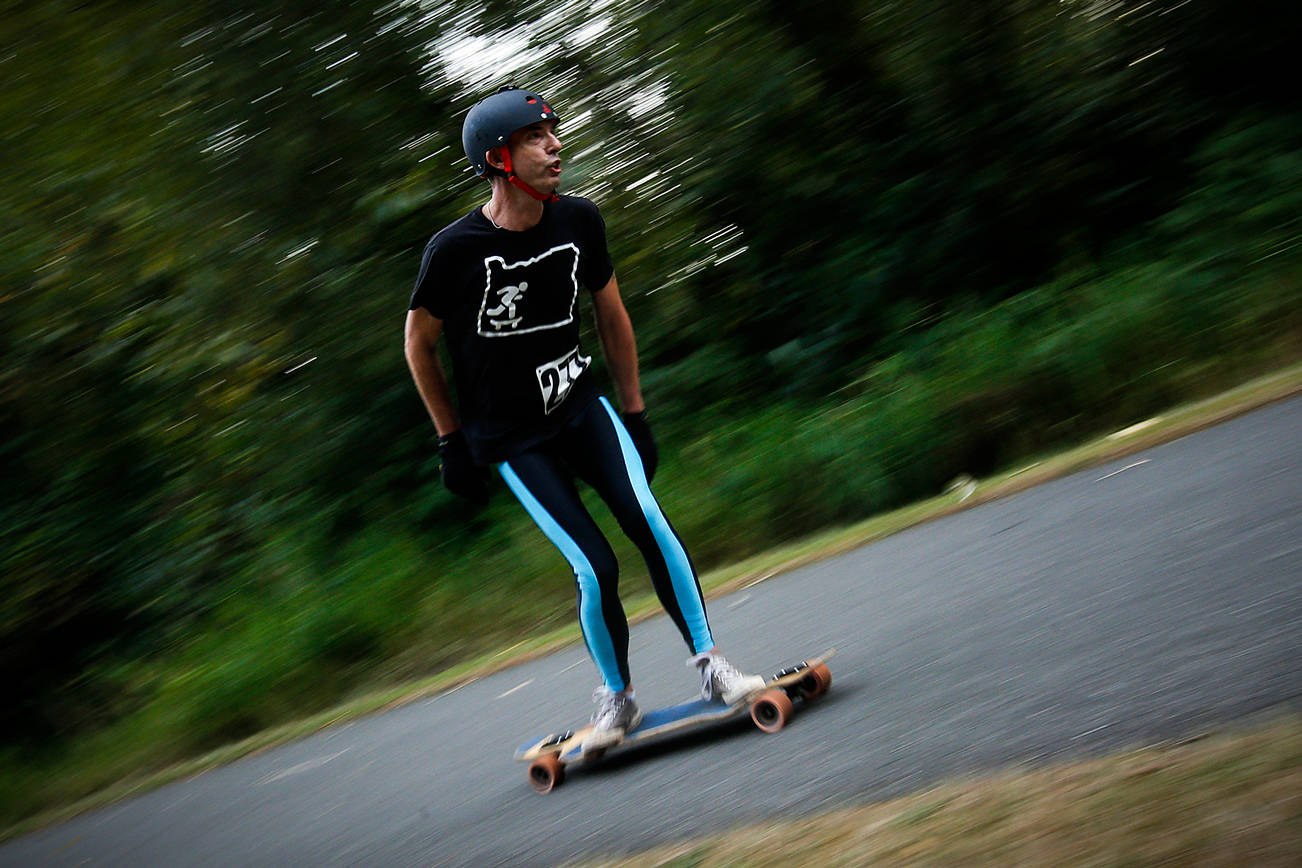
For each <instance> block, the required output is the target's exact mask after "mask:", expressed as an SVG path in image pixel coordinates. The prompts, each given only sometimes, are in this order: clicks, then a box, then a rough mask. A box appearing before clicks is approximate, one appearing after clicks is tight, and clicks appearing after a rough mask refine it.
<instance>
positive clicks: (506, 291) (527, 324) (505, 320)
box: [476, 244, 579, 338]
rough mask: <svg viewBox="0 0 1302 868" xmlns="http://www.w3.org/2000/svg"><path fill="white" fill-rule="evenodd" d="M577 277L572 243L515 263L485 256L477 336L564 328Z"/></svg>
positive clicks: (571, 318) (570, 313)
mask: <svg viewBox="0 0 1302 868" xmlns="http://www.w3.org/2000/svg"><path fill="white" fill-rule="evenodd" d="M578 274H579V248H578V246H577V245H575V244H561V245H558V246H556V247H553V248H551V249H550V250H547V251H545V252H543V253H540V254H538V255H537V256H535V257H533V258H532V259H525V260H522V261H520V262H507V261H506V260H505V259H503V258H502V257H501V256H489V257H487V258H486V259H485V260H484V278H485V279H484V297H483V300H482V301H481V302H480V305H479V323H478V327H477V329H476V330H477V331H478V333H479V335H480V336H481V337H486V338H500V337H512V336H514V335H523V334H529V333H530V332H537V331H543V330H544V329H554V328H561V327H562V326H566V325H569V324H570V323H572V322H574V308H575V304H576V303H577V301H578V297H579V276H578Z"/></svg>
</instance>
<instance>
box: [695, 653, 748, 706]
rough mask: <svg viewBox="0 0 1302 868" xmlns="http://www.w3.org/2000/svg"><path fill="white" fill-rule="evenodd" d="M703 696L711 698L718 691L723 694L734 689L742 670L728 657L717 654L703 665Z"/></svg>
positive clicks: (703, 697)
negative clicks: (729, 660)
mask: <svg viewBox="0 0 1302 868" xmlns="http://www.w3.org/2000/svg"><path fill="white" fill-rule="evenodd" d="M701 674H702V678H701V698H702V699H711V698H713V696H714V694H715V693H716V689H717V692H718V693H719V694H720V695H722V694H724V693H727V692H728V691H729V690H731V689H732V687H733V685H735V684H736V683H737V682H738V681H739V680H741V678H742V677H743V676H742V674H741V672H740V671H739V670H738V669H737V667H736V666H733V665H732V664H731V663H729V662H728V660H727V658H726V657H723V656H722V655H719V654H715V655H712V656H711V657H710V659H709V660H707V661H705V665H704V666H702V667H701Z"/></svg>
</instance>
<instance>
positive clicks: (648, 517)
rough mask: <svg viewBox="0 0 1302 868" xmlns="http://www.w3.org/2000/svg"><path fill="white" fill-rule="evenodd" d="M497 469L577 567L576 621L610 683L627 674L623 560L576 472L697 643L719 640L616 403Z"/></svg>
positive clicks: (589, 411) (597, 404) (599, 404)
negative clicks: (587, 499)
mask: <svg viewBox="0 0 1302 868" xmlns="http://www.w3.org/2000/svg"><path fill="white" fill-rule="evenodd" d="M498 472H500V473H501V474H502V478H503V479H504V480H506V484H507V486H508V487H510V489H511V491H512V492H514V493H515V496H516V497H517V498H519V500H520V503H521V504H523V505H524V508H525V509H526V510H527V511H528V512H529V515H530V516H532V517H533V520H534V521H535V522H537V523H538V526H539V528H541V529H542V532H543V533H544V534H546V536H547V538H548V539H549V540H551V541H552V543H553V544H555V546H556V547H557V548H558V549H560V551H561V553H562V554H563V555H564V556H565V559H566V560H567V561H569V564H570V567H571V568H572V569H573V570H574V577H575V579H576V580H577V582H578V607H579V626H580V628H581V629H582V631H583V639H584V642H585V643H586V644H587V646H588V653H589V654H590V655H591V656H592V660H593V662H594V663H595V664H596V666H597V670H598V671H599V672H600V673H601V678H602V681H604V682H605V685H606V687H608V688H610V689H611V690H613V691H620V690H623V689H624V688H625V687H627V686H628V684H629V682H630V677H629V671H628V619H627V618H626V617H625V615H624V607H623V605H622V604H621V603H620V601H619V562H618V561H617V560H616V559H615V552H614V550H612V549H611V547H610V543H609V542H607V540H606V538H605V537H604V536H603V535H602V533H601V531H600V529H598V527H597V523H596V522H595V521H593V520H592V516H591V514H589V512H588V510H587V509H586V508H585V507H584V505H583V502H582V501H581V500H580V499H579V492H578V489H577V488H576V487H575V484H574V480H575V479H576V478H578V479H581V480H583V481H584V482H586V483H587V484H588V485H590V486H592V488H593V489H595V490H596V492H597V493H598V494H599V495H600V496H601V499H602V500H603V501H605V503H606V505H607V506H609V507H610V510H611V512H612V513H613V514H614V516H615V519H616V521H618V522H619V526H620V528H621V529H622V530H623V531H624V533H626V534H627V535H628V537H629V539H631V540H632V541H633V543H634V544H635V545H636V546H637V547H638V549H639V550H640V551H641V553H642V557H643V558H645V559H646V565H647V569H648V570H649V571H650V573H651V583H652V585H653V586H654V587H655V592H656V595H657V596H658V597H659V598H660V603H661V605H663V606H664V608H665V611H666V612H667V613H668V614H669V617H670V618H671V619H672V620H673V622H674V624H675V625H676V626H677V627H678V630H679V632H680V633H682V636H683V641H685V642H686V643H687V647H688V648H689V649H691V652H692V653H693V654H703V653H705V652H706V651H709V650H711V649H712V648H713V647H714V639H713V638H712V637H711V634H710V624H709V621H708V620H707V619H706V617H705V603H704V601H703V598H702V596H701V586H700V583H699V582H698V581H697V579H696V569H695V568H694V567H693V566H692V562H691V559H690V558H689V557H688V556H687V550H686V549H685V548H684V547H683V543H682V541H681V540H680V539H679V538H678V534H676V533H675V532H674V529H673V528H672V527H671V526H670V525H669V521H668V520H667V519H666V518H665V516H664V513H663V512H661V511H660V506H659V504H657V503H656V500H655V497H654V496H653V495H652V494H651V487H650V486H649V485H648V484H647V478H646V472H645V471H644V470H643V467H642V459H641V458H640V457H639V456H638V453H637V448H636V447H635V446H634V445H633V440H632V438H631V437H629V435H628V432H627V431H626V430H625V429H624V424H623V422H622V421H620V418H619V416H618V414H616V413H615V411H614V409H613V408H612V407H611V406H610V402H608V401H607V400H606V399H605V398H598V399H597V400H595V401H593V402H591V403H590V404H589V405H588V406H587V408H586V409H584V410H583V411H582V412H581V413H580V414H579V416H578V417H577V418H576V419H574V421H572V422H570V423H569V424H568V425H567V426H566V427H565V428H564V429H562V430H561V432H560V433H558V434H557V435H556V436H554V437H552V438H551V439H550V440H548V441H546V442H544V443H542V444H539V445H538V446H535V447H533V448H532V449H530V450H528V451H526V452H524V453H523V454H521V455H518V456H516V457H515V458H512V459H510V460H508V461H504V462H502V463H501V464H499V465H498Z"/></svg>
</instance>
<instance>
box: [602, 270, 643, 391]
mask: <svg viewBox="0 0 1302 868" xmlns="http://www.w3.org/2000/svg"><path fill="white" fill-rule="evenodd" d="M592 303H593V307H594V308H595V309H596V322H597V335H598V337H600V338H601V347H602V349H603V350H604V351H605V354H606V364H607V365H608V366H609V367H610V375H611V378H612V379H614V381H615V391H616V393H617V394H618V395H619V405H620V406H621V407H622V408H623V409H624V412H625V413H641V412H642V411H643V410H645V409H646V404H645V403H643V401H642V387H641V385H640V384H639V382H638V374H637V340H636V339H635V338H634V336H633V323H632V321H631V320H630V319H629V318H628V311H627V310H625V309H624V300H623V299H621V298H620V297H619V284H618V283H616V282H615V275H613V274H612V275H611V276H610V281H609V282H608V283H607V284H606V285H605V286H603V287H602V288H601V289H600V290H598V291H597V292H596V293H594V294H593V296H592Z"/></svg>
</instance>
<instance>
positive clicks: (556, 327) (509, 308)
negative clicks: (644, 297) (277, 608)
mask: <svg viewBox="0 0 1302 868" xmlns="http://www.w3.org/2000/svg"><path fill="white" fill-rule="evenodd" d="M558 121H559V118H558V117H557V114H556V112H555V111H554V110H553V108H552V106H551V104H550V103H549V102H548V101H547V100H545V99H544V98H543V97H542V96H541V95H539V94H537V93H535V92H533V91H529V90H524V89H520V88H515V87H504V88H502V89H501V90H499V91H498V92H497V93H494V94H492V95H491V96H489V97H487V98H485V99H483V100H481V101H480V102H479V103H477V104H476V105H475V106H474V107H473V108H471V110H470V112H469V113H468V114H467V115H466V118H465V123H464V125H463V127H462V133H461V136H462V144H463V145H464V147H465V151H466V157H467V159H468V160H469V161H470V165H471V167H472V168H473V169H474V171H475V173H476V174H477V175H479V176H480V177H482V178H486V179H487V180H488V182H489V185H490V187H491V189H492V195H491V198H490V199H489V201H488V203H487V204H486V205H482V206H479V207H476V208H474V209H473V210H472V211H470V213H468V214H466V215H465V216H464V217H462V218H461V219H459V220H457V221H456V222H454V223H452V224H450V225H449V226H447V227H446V228H444V229H443V230H442V231H441V232H438V233H437V234H435V235H434V237H433V238H431V239H430V242H429V244H428V245H427V246H426V247H425V253H424V256H423V257H422V259H421V266H420V274H419V276H418V278H417V280H416V286H415V289H414V290H413V292H412V296H411V304H410V309H409V310H408V312H407V325H406V334H405V351H406V357H407V364H408V366H409V367H410V368H411V372H412V376H413V378H414V379H415V381H416V387H417V389H418V390H419V392H420V395H421V398H422V400H423V401H424V402H425V407H426V409H428V411H429V414H430V417H431V418H432V419H433V421H434V426H435V428H436V429H437V431H438V435H439V440H438V444H439V456H440V458H441V462H442V466H441V471H440V472H441V474H442V478H443V482H444V485H446V486H447V488H448V489H449V490H451V491H452V492H454V493H456V494H458V495H461V496H462V497H465V498H467V499H469V500H470V501H473V502H483V501H484V500H486V499H487V496H488V493H487V472H488V471H489V470H492V471H495V472H496V473H498V474H499V475H500V476H501V477H502V479H503V480H504V481H505V482H506V484H507V487H509V488H510V489H511V491H512V492H513V493H514V494H515V496H516V497H517V498H518V499H519V501H520V503H521V504H523V506H524V508H525V509H526V510H527V511H528V512H529V515H530V516H531V517H532V518H533V519H534V521H535V522H537V524H538V526H539V528H541V529H542V531H543V533H544V534H545V535H546V536H547V538H548V539H550V540H551V541H552V543H554V544H555V545H556V547H557V548H558V549H560V551H561V553H562V554H563V555H564V556H565V558H566V560H568V561H569V564H570V567H571V568H572V569H573V570H574V575H575V577H576V579H577V580H578V609H579V624H580V627H581V628H582V631H583V637H584V640H585V642H586V644H587V647H588V652H589V654H591V656H592V659H593V662H594V663H595V664H596V666H597V670H598V671H599V673H600V675H601V679H602V682H603V683H602V686H601V687H599V688H598V689H597V690H596V691H595V692H594V694H593V699H594V701H595V702H597V710H596V712H595V713H594V714H593V718H592V722H593V725H594V729H593V733H592V735H591V736H589V738H588V740H587V741H586V742H585V747H587V748H596V747H604V746H609V745H611V744H615V743H617V742H618V741H619V740H620V739H621V738H623V735H624V733H625V732H627V731H629V730H632V729H633V728H634V727H636V726H637V724H638V722H639V721H640V720H641V717H642V715H641V712H640V711H639V710H638V708H637V704H636V702H635V701H634V695H633V685H632V681H631V678H630V675H629V670H628V621H627V619H626V617H625V615H624V610H623V606H622V605H621V603H620V600H619V593H618V581H619V564H618V562H617V561H616V559H615V553H614V551H613V550H612V549H611V547H610V543H609V542H607V540H606V539H605V537H604V536H603V535H602V533H601V531H600V530H599V529H598V527H597V525H596V523H595V522H594V521H593V519H592V516H591V515H590V514H589V513H588V511H587V509H586V508H585V507H584V505H583V503H582V502H581V501H580V499H579V493H578V490H577V489H576V487H575V480H576V479H578V480H582V481H583V482H585V483H587V484H588V485H590V486H591V487H592V488H593V489H595V490H596V492H597V493H598V494H599V495H600V496H601V498H602V500H603V501H604V502H605V503H606V505H607V506H608V507H609V508H610V510H611V511H612V513H613V514H614V516H615V518H616V519H617V520H618V522H619V525H620V527H621V528H622V529H623V531H624V533H626V534H627V535H628V536H629V538H630V539H631V540H632V541H633V542H634V543H635V544H636V545H637V547H638V549H639V550H640V551H641V553H642V556H643V557H644V558H645V559H646V564H647V569H648V570H649V571H650V574H651V581H652V584H653V585H654V587H655V591H656V594H657V595H658V596H659V598H660V602H661V603H662V604H663V605H664V607H665V611H667V612H668V613H669V616H670V618H672V619H673V622H674V624H675V625H677V627H678V630H679V632H681V633H682V636H683V639H684V641H685V642H686V643H687V646H688V648H689V649H690V651H691V654H692V656H691V658H690V659H689V660H688V664H689V665H690V666H695V667H697V668H698V669H699V671H700V676H701V693H702V696H703V697H704V698H707V699H708V698H711V697H715V696H718V697H720V698H722V699H723V701H724V702H728V703H732V702H736V701H738V700H740V699H742V698H744V697H745V696H747V695H748V694H749V693H751V692H753V691H755V690H757V689H759V688H762V687H763V686H764V679H763V678H761V677H759V676H754V675H744V674H742V673H741V672H739V671H738V670H737V669H736V668H735V667H734V666H732V665H731V664H730V663H728V661H727V660H725V659H724V658H723V656H722V655H720V654H719V653H718V651H717V649H716V647H715V643H714V638H713V636H712V634H711V632H710V625H709V622H708V620H707V619H706V615H705V604H704V601H703V599H702V596H701V588H700V585H699V583H698V582H697V578H696V571H695V568H694V567H693V566H692V562H691V560H690V559H689V558H688V556H687V551H686V550H685V549H684V547H683V544H682V541H681V540H680V539H679V538H678V536H677V534H676V533H675V532H674V530H673V528H672V527H671V526H670V525H669V522H668V520H667V519H666V518H665V516H664V513H662V512H661V510H660V506H659V505H658V504H657V503H656V500H655V497H654V496H653V495H652V493H651V489H650V485H649V483H650V480H651V478H652V477H653V476H654V475H655V470H656V462H657V451H656V445H655V440H654V438H653V437H652V435H651V429H650V427H649V426H648V424H647V417H646V408H645V405H644V403H643V400H642V392H641V388H640V386H639V383H638V366H637V348H636V343H635V340H634V335H633V328H632V325H631V323H630V321H629V317H628V313H627V311H626V310H625V308H624V304H623V302H622V301H621V299H620V295H619V286H618V284H617V283H616V280H615V273H614V266H613V265H612V263H611V259H610V254H609V252H608V251H607V247H606V227H605V223H604V222H603V221H602V218H601V215H600V213H599V212H598V210H597V206H596V205H594V204H593V203H592V202H590V201H588V200H587V199H583V198H579V197H576V196H561V195H559V194H557V192H556V191H557V189H558V188H559V186H560V182H561V158H560V150H561V142H560V139H559V138H558V137H557V130H556V125H557V123H558ZM581 295H585V296H590V297H591V299H592V307H593V311H594V315H595V317H596V325H597V334H598V337H599V339H600V341H601V345H602V349H603V350H604V352H605V357H606V361H607V365H608V367H609V369H610V371H611V376H612V378H613V379H614V385H615V392H616V395H617V396H618V400H619V404H620V406H621V408H622V410H623V413H622V415H621V414H620V413H616V412H615V409H614V408H613V407H612V406H611V404H610V402H609V401H608V400H607V399H606V398H605V397H603V396H602V395H600V394H599V392H598V388H597V385H596V384H595V383H594V382H593V375H592V374H591V372H590V371H589V365H590V363H591V361H592V358H591V356H588V355H585V354H584V351H583V348H582V347H581V346H580V345H579V315H580V309H581V305H580V296H581ZM444 338H446V341H447V345H448V351H449V355H450V356H451V360H452V374H453V376H454V379H455V382H456V385H457V401H456V405H455V406H454V404H453V401H452V398H451V391H450V389H449V385H448V380H447V378H446V377H445V375H444V372H443V369H442V366H441V364H440V361H439V356H438V353H437V346H438V343H439V341H440V340H442V339H444Z"/></svg>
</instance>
